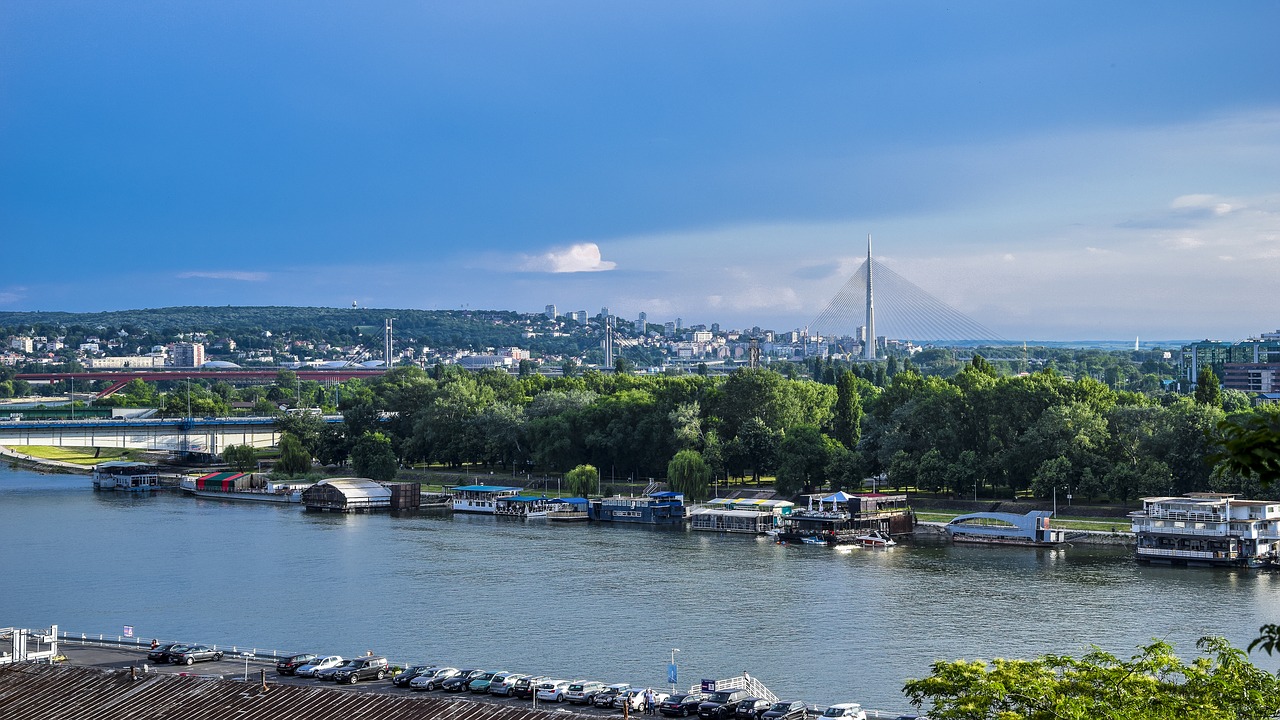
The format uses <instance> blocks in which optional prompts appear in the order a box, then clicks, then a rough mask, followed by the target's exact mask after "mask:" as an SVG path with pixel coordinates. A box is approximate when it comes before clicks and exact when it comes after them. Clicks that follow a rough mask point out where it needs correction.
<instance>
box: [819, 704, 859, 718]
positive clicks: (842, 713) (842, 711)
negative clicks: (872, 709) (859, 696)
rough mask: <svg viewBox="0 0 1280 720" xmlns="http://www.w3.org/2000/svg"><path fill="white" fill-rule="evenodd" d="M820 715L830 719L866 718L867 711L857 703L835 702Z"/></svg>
mask: <svg viewBox="0 0 1280 720" xmlns="http://www.w3.org/2000/svg"><path fill="white" fill-rule="evenodd" d="M822 717H824V718H827V720H831V719H832V718H838V719H840V720H867V713H866V711H864V710H863V709H862V706H861V705H859V704H858V703H837V704H835V705H832V706H831V707H829V708H827V709H826V710H823V711H822Z"/></svg>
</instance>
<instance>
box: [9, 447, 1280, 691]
mask: <svg viewBox="0 0 1280 720" xmlns="http://www.w3.org/2000/svg"><path fill="white" fill-rule="evenodd" d="M0 538H3V540H2V543H0V567H3V574H2V575H0V626H4V625H18V626H22V627H31V628H35V627H48V626H49V625H50V624H52V623H57V624H58V625H60V626H61V628H62V629H64V630H67V631H72V632H86V633H94V634H96V633H107V634H112V635H114V634H119V633H120V632H122V627H123V626H125V625H132V626H133V627H134V628H135V632H136V633H137V634H138V635H139V636H141V637H144V638H151V637H156V638H160V639H162V640H164V639H175V640H189V641H193V642H207V643H217V644H219V645H232V644H235V645H247V646H256V647H259V648H275V649H280V650H296V651H313V652H315V651H318V652H326V653H328V652H333V653H338V654H342V655H352V654H358V653H362V652H365V651H366V650H373V651H375V652H376V653H379V654H384V655H387V656H389V657H391V658H392V660H393V661H398V660H405V661H417V660H423V661H433V662H445V663H449V664H453V665H457V666H463V665H466V666H472V665H474V666H484V667H489V668H494V669H498V668H502V669H510V670H522V671H534V672H538V673H545V674H553V675H557V676H562V677H570V676H572V677H590V678H596V679H600V680H604V681H606V682H631V683H639V684H644V685H654V686H659V685H665V681H666V665H667V663H668V661H669V660H670V656H671V650H672V648H679V649H680V652H679V653H678V654H677V655H676V660H677V662H678V663H679V672H680V682H681V684H682V685H687V684H692V683H696V682H698V680H699V679H700V678H704V677H705V678H716V677H728V676H731V675H736V674H739V673H740V672H741V671H742V670H744V669H745V670H747V671H749V672H750V673H751V674H752V675H753V676H755V677H758V678H760V679H761V680H762V681H763V682H764V683H765V684H767V685H768V686H769V687H770V689H772V690H773V691H774V692H775V693H777V694H778V695H780V696H783V697H788V698H792V697H794V698H799V699H804V700H808V701H810V702H816V703H823V704H826V703H835V702H848V701H856V702H862V703H863V704H864V705H866V706H868V707H878V708H885V709H905V708H906V702H905V701H904V699H903V696H902V693H901V689H902V684H903V681H904V680H906V679H907V678H911V677H922V676H924V675H926V674H928V671H929V665H930V663H931V662H933V661H935V660H939V659H955V658H961V657H963V658H975V657H977V658H990V657H994V656H1003V657H1030V656H1034V655H1038V654H1042V653H1047V652H1059V653H1073V654H1078V653H1080V652H1082V651H1086V650H1087V649H1088V648H1089V646H1090V645H1092V644H1096V645H1098V646H1101V647H1102V648H1103V649H1106V650H1109V651H1112V652H1116V653H1119V654H1124V655H1127V654H1130V653H1131V652H1132V651H1133V650H1134V648H1136V647H1137V646H1138V645H1139V644H1143V643H1146V642H1149V641H1150V640H1152V639H1153V638H1160V639H1164V640H1168V641H1170V642H1173V643H1174V644H1175V645H1176V646H1177V648H1178V650H1179V651H1180V653H1181V654H1183V655H1184V656H1190V655H1192V654H1193V653H1194V642H1195V640H1196V638H1198V637H1200V636H1202V635H1207V634H1213V635H1222V636H1225V637H1226V638H1228V639H1229V640H1230V641H1232V642H1233V643H1234V644H1236V645H1237V646H1240V647H1243V646H1244V645H1247V644H1248V641H1249V640H1250V639H1251V638H1252V637H1253V636H1254V635H1255V634H1256V632H1257V629H1258V627H1259V626H1260V625H1262V624H1263V623H1266V622H1277V621H1280V592H1277V591H1278V590H1280V575H1277V574H1272V573H1257V572H1254V571H1247V570H1224V569H1188V568H1172V567H1161V566H1150V567H1149V566H1143V565H1140V564H1138V563H1136V562H1135V561H1134V560H1133V559H1132V558H1131V556H1130V552H1129V551H1127V550H1125V549H1123V548H1106V547H1089V546H1076V547H1070V548H1065V549H1054V550H1037V549H1030V548H1000V547H981V546H951V545H948V544H943V543H940V542H936V541H935V542H926V541H917V542H914V543H911V544H903V545H901V546H899V547H897V548H892V549H890V550H887V551H886V550H863V549H856V550H851V551H839V550H831V549H829V548H825V547H817V546H779V545H774V544H771V543H768V542H766V541H764V540H762V539H755V538H750V537H740V536H718V535H714V534H710V533H694V532H689V531H679V530H658V529H652V528H643V527H609V526H600V525H594V524H593V525H573V526H558V525H550V526H549V525H547V524H546V523H545V522H541V523H539V522H536V521H532V522H523V521H518V520H507V519H503V520H497V519H494V518H487V517H478V516H461V515H460V516H450V515H448V514H428V513H422V514H418V515H406V516H395V517H393V516H391V515H387V514H380V515H350V516H347V515H331V514H313V513H305V512H303V511H302V510H301V509H300V508H299V507H298V506H296V505H292V506H278V505H270V504H257V503H231V502H221V501H216V500H204V499H193V498H189V497H183V496H180V495H179V494H177V493H173V494H168V493H163V494H158V495H156V496H153V497H130V496H127V495H125V494H115V493H95V492H94V491H93V490H92V488H91V486H90V483H89V480H88V478H86V477H84V476H72V475H44V474H39V473H34V472H30V471H26V470H15V469H12V468H9V467H5V466H0ZM1254 660H1255V662H1258V664H1260V665H1261V666H1262V667H1265V668H1267V669H1268V670H1272V671H1274V670H1275V669H1276V664H1277V663H1276V661H1275V660H1272V659H1271V658H1269V657H1267V656H1265V655H1263V656H1261V657H1255V658H1254Z"/></svg>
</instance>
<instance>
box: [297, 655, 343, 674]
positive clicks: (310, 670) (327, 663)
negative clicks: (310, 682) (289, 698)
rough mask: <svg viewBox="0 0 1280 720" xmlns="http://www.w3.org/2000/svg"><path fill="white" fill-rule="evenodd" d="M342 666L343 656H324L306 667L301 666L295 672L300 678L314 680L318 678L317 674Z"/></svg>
mask: <svg viewBox="0 0 1280 720" xmlns="http://www.w3.org/2000/svg"><path fill="white" fill-rule="evenodd" d="M341 664H342V656H341V655H324V656H321V657H318V658H316V659H315V660H312V661H311V662H309V663H307V664H306V665H301V666H299V667H298V669H297V670H295V671H294V674H295V675H297V676H298V677H309V678H313V677H315V676H316V673H317V672H319V671H321V670H324V669H325V668H331V667H338V666H339V665H341Z"/></svg>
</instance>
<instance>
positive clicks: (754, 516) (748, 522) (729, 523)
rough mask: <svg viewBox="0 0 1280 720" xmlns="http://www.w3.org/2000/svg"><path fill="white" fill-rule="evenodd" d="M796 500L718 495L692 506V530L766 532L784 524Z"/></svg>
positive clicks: (756, 533)
mask: <svg viewBox="0 0 1280 720" xmlns="http://www.w3.org/2000/svg"><path fill="white" fill-rule="evenodd" d="M794 507H795V503H793V502H791V501H789V500H765V499H760V498H716V499H714V500H709V501H707V503H706V504H705V505H703V506H702V507H699V508H695V509H694V510H693V514H692V515H690V516H689V528H690V529H691V530H704V531H710V532H726V533H746V534H750V535H764V534H767V533H769V532H771V531H773V530H777V529H778V528H780V527H781V526H782V523H783V522H784V521H785V520H786V518H787V516H788V515H790V514H791V511H792V508H794Z"/></svg>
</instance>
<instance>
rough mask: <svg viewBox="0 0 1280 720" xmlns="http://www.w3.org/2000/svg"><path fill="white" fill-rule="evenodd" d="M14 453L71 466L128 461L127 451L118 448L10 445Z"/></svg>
mask: <svg viewBox="0 0 1280 720" xmlns="http://www.w3.org/2000/svg"><path fill="white" fill-rule="evenodd" d="M9 447H10V448H11V449H12V450H13V451H14V452H19V453H22V454H23V455H30V456H31V457H35V458H41V459H43V460H57V461H59V462H65V463H71V464H73V465H84V466H86V467H88V466H90V465H97V464H98V463H100V462H107V461H108V460H127V459H129V457H130V456H129V453H130V452H131V451H129V450H122V449H119V448H102V449H101V450H97V449H95V448H91V447H89V448H86V447H50V446H47V445H10V446H9Z"/></svg>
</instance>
